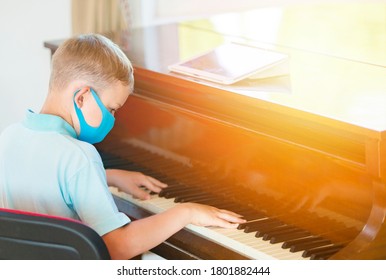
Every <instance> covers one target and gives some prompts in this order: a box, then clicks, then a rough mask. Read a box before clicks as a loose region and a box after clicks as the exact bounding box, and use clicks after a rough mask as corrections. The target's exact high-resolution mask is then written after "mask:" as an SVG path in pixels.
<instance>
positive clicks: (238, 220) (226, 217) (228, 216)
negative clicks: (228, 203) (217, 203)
mask: <svg viewBox="0 0 386 280" xmlns="http://www.w3.org/2000/svg"><path fill="white" fill-rule="evenodd" d="M217 216H218V217H219V218H221V219H223V220H225V221H227V222H230V223H236V224H240V223H245V222H246V220H244V219H242V218H240V216H238V215H237V216H236V215H234V213H232V212H230V213H227V212H224V211H219V212H218V214H217Z"/></svg>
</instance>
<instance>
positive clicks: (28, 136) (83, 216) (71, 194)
mask: <svg viewBox="0 0 386 280" xmlns="http://www.w3.org/2000/svg"><path fill="white" fill-rule="evenodd" d="M0 207H4V208H11V209H19V210H24V211H32V212H37V213H43V214H50V215H57V216H62V217H68V218H73V219H78V220H81V221H82V222H84V223H85V224H87V225H88V226H90V227H91V228H93V229H94V230H95V231H96V232H97V233H98V234H100V235H104V234H105V233H108V232H110V231H112V230H114V229H116V228H119V227H121V226H123V225H125V224H127V223H129V222H130V219H129V218H128V217H127V216H126V215H125V214H123V213H120V212H119V211H118V209H117V207H116V205H115V203H114V201H113V198H112V195H111V193H110V192H109V190H108V186H107V182H106V172H105V169H104V167H103V163H102V160H101V158H100V156H99V154H98V152H97V151H96V149H95V147H94V146H93V145H91V144H89V143H86V142H82V141H79V140H78V139H76V133H75V130H74V129H73V127H72V126H71V125H70V124H68V123H67V122H66V121H64V120H63V119H62V118H60V117H58V116H54V115H46V114H35V113H33V112H31V111H28V112H27V116H26V119H25V120H24V121H23V122H21V123H18V124H14V125H12V126H10V127H8V128H7V129H5V130H4V131H3V133H2V134H1V135H0Z"/></svg>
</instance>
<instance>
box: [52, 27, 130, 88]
mask: <svg viewBox="0 0 386 280" xmlns="http://www.w3.org/2000/svg"><path fill="white" fill-rule="evenodd" d="M73 80H84V81H86V82H87V83H90V85H89V86H91V87H94V88H95V90H99V89H103V88H106V87H108V86H109V85H110V84H111V83H114V82H117V81H121V82H122V83H123V84H124V85H127V86H129V88H130V91H133V87H134V76H133V67H132V65H131V62H130V60H129V59H128V58H127V56H126V55H125V54H124V53H123V52H122V50H121V49H120V48H119V47H118V46H117V45H116V44H115V43H113V42H112V41H111V40H109V39H107V38H106V37H104V36H101V35H97V34H87V35H80V36H77V37H74V38H71V39H68V40H66V41H65V42H63V43H62V44H61V45H60V46H59V48H58V49H57V50H56V52H55V53H54V55H53V57H52V64H51V77H50V91H52V90H61V89H63V88H64V87H65V86H66V85H67V84H68V83H69V82H71V81H73Z"/></svg>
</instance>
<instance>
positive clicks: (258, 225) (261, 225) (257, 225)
mask: <svg viewBox="0 0 386 280" xmlns="http://www.w3.org/2000/svg"><path fill="white" fill-rule="evenodd" d="M282 224H283V222H281V221H278V220H275V219H271V218H267V219H261V220H257V221H256V222H252V223H250V224H248V225H247V226H246V227H245V229H244V232H246V233H248V232H255V231H257V230H261V229H267V228H273V227H277V226H279V225H282Z"/></svg>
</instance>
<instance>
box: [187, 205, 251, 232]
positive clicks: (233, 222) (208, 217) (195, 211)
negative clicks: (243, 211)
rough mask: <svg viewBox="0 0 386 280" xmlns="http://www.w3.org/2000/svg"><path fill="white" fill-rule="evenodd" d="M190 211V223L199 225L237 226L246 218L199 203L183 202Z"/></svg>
mask: <svg viewBox="0 0 386 280" xmlns="http://www.w3.org/2000/svg"><path fill="white" fill-rule="evenodd" d="M181 206H182V207H186V208H187V209H188V210H189V211H190V223H191V224H194V225H197V226H217V227H223V228H236V227H237V226H238V225H239V224H242V223H245V222H246V220H244V219H243V218H241V215H239V214H236V213H234V212H231V211H228V210H224V209H218V208H216V207H212V206H208V205H202V204H197V203H182V204H181Z"/></svg>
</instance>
